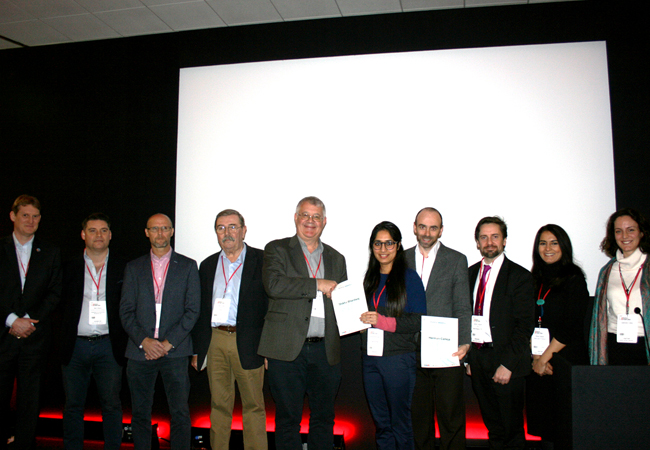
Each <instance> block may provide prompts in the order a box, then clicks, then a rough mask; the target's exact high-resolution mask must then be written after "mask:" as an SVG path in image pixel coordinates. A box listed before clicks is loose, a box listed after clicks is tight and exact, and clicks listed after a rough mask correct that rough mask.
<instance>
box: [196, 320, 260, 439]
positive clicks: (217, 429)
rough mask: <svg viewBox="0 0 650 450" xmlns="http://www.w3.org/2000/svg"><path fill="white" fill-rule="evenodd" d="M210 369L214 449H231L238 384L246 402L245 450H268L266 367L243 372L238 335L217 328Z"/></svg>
mask: <svg viewBox="0 0 650 450" xmlns="http://www.w3.org/2000/svg"><path fill="white" fill-rule="evenodd" d="M207 369H208V380H209V383H210V396H211V412H210V423H211V427H210V445H211V446H212V448H213V449H215V450H220V449H228V447H229V442H230V429H231V426H232V410H233V407H234V404H235V381H236V382H237V387H238V389H239V394H240V396H241V402H242V416H243V426H244V449H245V450H267V448H268V440H267V436H266V410H265V404H264V392H263V386H264V366H261V367H259V368H257V369H251V370H245V369H243V368H242V366H241V362H240V361H239V353H238V352H237V334H236V333H229V332H227V331H223V330H219V329H218V328H213V329H212V340H211V341H210V348H209V349H208V356H207Z"/></svg>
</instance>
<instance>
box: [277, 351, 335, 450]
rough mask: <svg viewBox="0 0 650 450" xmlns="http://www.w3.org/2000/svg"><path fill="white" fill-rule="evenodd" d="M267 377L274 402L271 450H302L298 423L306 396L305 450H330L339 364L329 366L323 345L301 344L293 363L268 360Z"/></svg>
mask: <svg viewBox="0 0 650 450" xmlns="http://www.w3.org/2000/svg"><path fill="white" fill-rule="evenodd" d="M268 377H269V385H270V387H271V394H273V400H274V401H275V448H276V449H278V450H299V449H301V448H302V441H301V439H300V421H301V420H302V410H303V405H304V402H305V394H307V397H308V398H309V409H310V415H309V438H308V447H309V450H321V449H322V450H325V449H327V450H331V449H332V446H333V445H334V400H335V399H336V393H337V392H338V390H339V385H340V384H341V365H340V364H335V365H333V366H330V365H329V363H328V362H327V354H326V353H325V342H324V341H321V342H317V343H305V344H304V345H303V347H302V350H301V352H300V354H299V355H298V357H297V358H296V359H295V360H293V361H280V360H277V359H269V372H268Z"/></svg>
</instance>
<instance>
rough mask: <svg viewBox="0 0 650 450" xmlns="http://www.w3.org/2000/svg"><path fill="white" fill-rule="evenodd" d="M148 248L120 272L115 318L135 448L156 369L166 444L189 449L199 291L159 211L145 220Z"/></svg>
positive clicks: (146, 422) (146, 423) (146, 424)
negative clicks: (166, 415) (120, 329)
mask: <svg viewBox="0 0 650 450" xmlns="http://www.w3.org/2000/svg"><path fill="white" fill-rule="evenodd" d="M145 234H146V235H147V237H148V238H149V241H150V242H151V251H150V252H149V253H147V254H146V255H144V256H142V257H140V258H138V259H136V260H134V261H131V262H130V263H129V264H127V266H126V270H125V272H124V286H123V288H122V302H121V303H120V318H121V320H122V325H123V326H124V331H126V333H127V334H128V335H129V341H128V344H127V347H126V357H127V358H128V363H127V366H126V377H127V379H128V381H129V388H130V389H131V412H132V419H131V424H132V426H133V443H134V445H135V448H136V450H143V449H144V450H147V449H149V448H151V406H152V404H153V398H154V387H155V385H156V378H158V373H160V375H161V376H162V379H163V383H164V386H165V393H166V394H167V404H168V405H169V412H170V415H171V419H172V420H171V446H172V448H173V449H175V450H176V449H188V450H189V448H190V441H191V430H192V425H191V422H190V408H189V405H188V399H189V395H190V377H189V374H188V368H189V357H190V356H192V354H193V351H192V338H191V337H190V332H191V331H192V328H193V327H194V324H195V323H196V320H197V319H198V317H199V310H200V307H201V291H200V289H201V288H200V283H199V271H198V269H197V267H196V261H194V260H193V259H190V258H187V257H185V256H183V255H180V254H178V253H176V252H175V251H174V250H173V249H172V248H171V244H170V241H171V237H172V236H173V235H174V227H173V226H172V222H171V220H170V219H169V217H167V216H166V215H164V214H155V215H153V216H151V217H150V218H149V220H148V221H147V228H145Z"/></svg>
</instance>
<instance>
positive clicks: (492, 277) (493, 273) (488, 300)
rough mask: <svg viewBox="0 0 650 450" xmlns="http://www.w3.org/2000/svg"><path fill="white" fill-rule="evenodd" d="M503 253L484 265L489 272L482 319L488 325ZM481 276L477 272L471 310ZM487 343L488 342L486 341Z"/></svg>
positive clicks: (474, 303) (474, 305)
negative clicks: (483, 318)
mask: <svg viewBox="0 0 650 450" xmlns="http://www.w3.org/2000/svg"><path fill="white" fill-rule="evenodd" d="M503 258H504V256H503V253H501V254H500V255H499V256H497V257H496V259H495V260H494V261H492V263H491V264H485V265H489V266H490V272H489V273H488V279H487V283H486V286H485V297H484V300H483V317H485V318H486V319H485V320H487V322H488V323H490V306H491V305H492V292H493V291H494V284H495V283H496V281H497V278H498V277H499V271H500V270H501V266H502V265H503ZM482 275H483V274H482V273H481V271H480V270H479V272H478V276H477V278H476V283H475V284H474V294H473V297H472V298H473V302H472V305H473V306H472V310H474V309H475V308H476V294H477V293H478V285H479V284H480V283H481V276H482ZM486 342H489V341H486Z"/></svg>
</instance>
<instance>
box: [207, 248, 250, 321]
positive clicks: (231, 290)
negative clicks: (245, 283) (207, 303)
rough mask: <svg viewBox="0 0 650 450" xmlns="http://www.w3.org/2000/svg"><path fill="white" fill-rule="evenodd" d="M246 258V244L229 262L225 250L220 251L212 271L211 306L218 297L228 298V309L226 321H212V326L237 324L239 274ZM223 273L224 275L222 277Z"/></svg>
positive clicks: (242, 270) (242, 269)
mask: <svg viewBox="0 0 650 450" xmlns="http://www.w3.org/2000/svg"><path fill="white" fill-rule="evenodd" d="M245 259H246V244H244V248H243V249H242V251H241V253H240V254H239V256H238V257H237V259H236V260H235V262H231V261H230V260H229V259H228V257H227V256H226V252H223V251H222V252H221V256H220V257H219V261H218V262H217V269H216V271H215V273H214V285H213V288H212V307H213V308H214V302H215V301H216V299H218V298H229V299H230V310H229V312H228V321H227V322H224V323H216V322H212V326H213V327H218V326H221V325H233V326H234V325H237V307H238V305H239V288H240V286H241V275H242V273H243V272H244V267H243V266H244V260H245ZM224 274H225V277H224Z"/></svg>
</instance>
